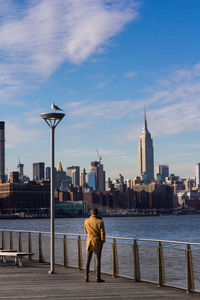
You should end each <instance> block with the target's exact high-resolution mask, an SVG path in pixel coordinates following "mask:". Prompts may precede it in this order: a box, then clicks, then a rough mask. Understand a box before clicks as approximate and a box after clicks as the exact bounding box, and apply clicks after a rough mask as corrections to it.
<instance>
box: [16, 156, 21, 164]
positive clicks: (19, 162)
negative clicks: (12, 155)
mask: <svg viewBox="0 0 200 300" xmlns="http://www.w3.org/2000/svg"><path fill="white" fill-rule="evenodd" d="M17 163H18V164H21V159H20V157H19V155H17Z"/></svg>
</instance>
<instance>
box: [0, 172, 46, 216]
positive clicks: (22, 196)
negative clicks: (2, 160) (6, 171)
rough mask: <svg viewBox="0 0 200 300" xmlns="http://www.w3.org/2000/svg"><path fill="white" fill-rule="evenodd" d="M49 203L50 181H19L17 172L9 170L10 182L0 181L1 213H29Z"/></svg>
mask: <svg viewBox="0 0 200 300" xmlns="http://www.w3.org/2000/svg"><path fill="white" fill-rule="evenodd" d="M49 205H50V183H49V182H47V181H29V182H25V183H23V182H20V180H19V173H18V172H10V182H5V183H0V211H1V213H11V214H13V213H16V212H26V213H31V212H35V211H39V210H40V209H44V208H46V210H47V211H48V210H49Z"/></svg>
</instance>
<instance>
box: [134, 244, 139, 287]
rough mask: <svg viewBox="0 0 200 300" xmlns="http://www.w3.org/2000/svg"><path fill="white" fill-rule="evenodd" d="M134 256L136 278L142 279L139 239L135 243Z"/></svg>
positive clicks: (136, 279)
mask: <svg viewBox="0 0 200 300" xmlns="http://www.w3.org/2000/svg"><path fill="white" fill-rule="evenodd" d="M133 257H134V280H135V281H136V282H137V281H140V261H139V251H138V244H137V240H134V244H133Z"/></svg>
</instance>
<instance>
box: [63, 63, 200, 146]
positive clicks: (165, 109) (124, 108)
mask: <svg viewBox="0 0 200 300" xmlns="http://www.w3.org/2000/svg"><path fill="white" fill-rule="evenodd" d="M144 106H146V107H147V120H148V125H149V130H150V132H151V133H152V136H153V137H155V136H161V135H173V134H177V133H181V132H193V131H196V130H200V115H199V111H200V64H196V65H194V66H192V67H190V68H189V67H188V68H182V69H180V68H179V69H176V70H174V71H173V72H171V73H170V74H169V75H168V76H166V78H161V79H159V80H157V85H155V86H154V88H153V92H151V94H150V95H149V96H148V97H145V98H140V99H130V100H120V101H109V100H108V101H106V102H105V101H104V102H102V101H95V102H93V103H89V102H74V103H68V104H66V106H65V107H66V109H67V110H69V111H71V115H72V116H73V118H76V117H77V118H80V117H81V118H82V119H83V120H84V119H88V118H90V120H93V121H94V120H95V119H97V118H98V119H101V120H102V122H104V120H108V121H109V120H117V119H121V118H127V117H128V118H129V120H130V119H131V118H133V122H132V124H133V125H129V130H127V128H125V127H124V126H123V124H121V125H120V126H121V129H119V128H118V132H117V134H116V136H115V135H114V134H112V137H111V138H112V139H113V140H115V141H119V142H120V143H123V142H125V141H132V140H137V139H138V135H139V134H140V131H141V129H142V124H141V123H138V118H135V119H136V121H135V119H134V115H135V116H138V115H140V116H141V118H142V116H143V108H144ZM102 122H100V126H102ZM109 126H110V127H109V128H111V127H112V123H111V122H110V123H109ZM125 126H127V125H125ZM120 130H121V131H120Z"/></svg>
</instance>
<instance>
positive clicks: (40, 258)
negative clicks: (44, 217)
mask: <svg viewBox="0 0 200 300" xmlns="http://www.w3.org/2000/svg"><path fill="white" fill-rule="evenodd" d="M38 246H39V247H38V248H39V262H43V255H42V234H41V232H39V235H38Z"/></svg>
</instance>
